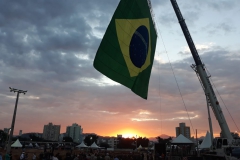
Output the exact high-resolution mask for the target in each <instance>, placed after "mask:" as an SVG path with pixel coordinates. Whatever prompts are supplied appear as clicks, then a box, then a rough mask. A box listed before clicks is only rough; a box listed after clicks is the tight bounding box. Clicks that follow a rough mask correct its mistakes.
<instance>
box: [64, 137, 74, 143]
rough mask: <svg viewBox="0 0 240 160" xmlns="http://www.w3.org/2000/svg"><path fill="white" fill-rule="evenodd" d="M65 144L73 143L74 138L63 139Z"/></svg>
mask: <svg viewBox="0 0 240 160" xmlns="http://www.w3.org/2000/svg"><path fill="white" fill-rule="evenodd" d="M63 141H64V142H73V139H72V137H63Z"/></svg>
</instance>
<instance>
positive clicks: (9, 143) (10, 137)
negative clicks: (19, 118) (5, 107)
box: [7, 87, 27, 154]
mask: <svg viewBox="0 0 240 160" xmlns="http://www.w3.org/2000/svg"><path fill="white" fill-rule="evenodd" d="M9 89H10V92H14V93H15V92H17V98H16V103H15V108H14V112H13V118H12V125H11V130H10V135H9V138H8V145H7V154H9V153H10V150H11V143H12V136H13V130H14V124H15V119H16V113H17V105H18V98H19V94H20V93H23V94H26V93H27V91H23V90H19V89H15V88H11V87H9Z"/></svg>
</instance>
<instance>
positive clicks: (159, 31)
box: [156, 21, 195, 135]
mask: <svg viewBox="0 0 240 160" xmlns="http://www.w3.org/2000/svg"><path fill="white" fill-rule="evenodd" d="M156 22H157V30H158V33H159V35H160V37H161V40H162V43H163V47H164V50H165V53H166V55H167V58H168V62H169V65H170V67H171V70H172V73H173V76H174V79H175V82H176V84H177V87H178V91H179V94H180V96H181V99H182V102H183V105H184V108H185V110H186V112H187V116H188V120H189V121H190V124H191V127H192V130H193V133H194V135H195V130H194V128H193V124H192V121H191V118H190V116H189V113H188V110H187V106H186V103H185V101H184V99H183V95H182V92H181V90H180V87H179V84H178V81H177V78H176V75H175V72H174V69H173V66H172V63H171V61H170V59H169V56H168V52H167V49H166V46H165V43H164V41H163V37H162V33H161V30H160V29H159V27H158V26H159V25H158V21H156Z"/></svg>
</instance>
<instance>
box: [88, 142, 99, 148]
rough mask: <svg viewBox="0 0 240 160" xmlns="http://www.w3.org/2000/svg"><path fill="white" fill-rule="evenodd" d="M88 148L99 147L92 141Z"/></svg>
mask: <svg viewBox="0 0 240 160" xmlns="http://www.w3.org/2000/svg"><path fill="white" fill-rule="evenodd" d="M90 148H100V147H98V146H97V145H96V143H95V142H93V144H92V145H91V146H90Z"/></svg>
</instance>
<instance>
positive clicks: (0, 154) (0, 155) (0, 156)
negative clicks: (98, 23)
mask: <svg viewBox="0 0 240 160" xmlns="http://www.w3.org/2000/svg"><path fill="white" fill-rule="evenodd" d="M0 160H3V159H2V153H1V152H0Z"/></svg>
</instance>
